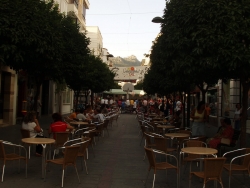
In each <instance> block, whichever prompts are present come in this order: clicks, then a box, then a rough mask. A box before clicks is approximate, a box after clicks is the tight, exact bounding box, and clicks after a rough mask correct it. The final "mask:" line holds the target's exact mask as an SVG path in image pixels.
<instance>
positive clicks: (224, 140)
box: [191, 101, 242, 148]
mask: <svg viewBox="0 0 250 188" xmlns="http://www.w3.org/2000/svg"><path fill="white" fill-rule="evenodd" d="M208 116H209V110H207V109H206V106H205V102H204V101H200V102H199V104H198V106H197V108H195V109H193V111H192V113H191V118H192V119H193V125H192V135H193V136H201V135H206V134H205V122H208ZM241 116H242V109H241V105H240V104H239V103H237V104H236V110H235V113H234V118H233V122H234V129H233V127H232V124H231V119H230V118H227V117H226V118H223V119H221V121H220V123H221V126H220V127H219V129H218V131H217V133H216V135H215V136H214V137H212V138H209V139H207V144H208V145H209V146H210V147H211V148H218V145H219V144H227V145H229V144H231V143H232V138H233V135H234V130H240V121H241Z"/></svg>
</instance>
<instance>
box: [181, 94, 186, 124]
mask: <svg viewBox="0 0 250 188" xmlns="http://www.w3.org/2000/svg"><path fill="white" fill-rule="evenodd" d="M183 98H184V99H183V102H182V122H183V127H186V114H185V112H186V109H185V107H186V93H184V94H183Z"/></svg>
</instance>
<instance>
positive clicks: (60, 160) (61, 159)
mask: <svg viewBox="0 0 250 188" xmlns="http://www.w3.org/2000/svg"><path fill="white" fill-rule="evenodd" d="M63 160H64V159H63V158H59V159H53V160H47V162H50V163H55V164H61V165H62V164H63Z"/></svg>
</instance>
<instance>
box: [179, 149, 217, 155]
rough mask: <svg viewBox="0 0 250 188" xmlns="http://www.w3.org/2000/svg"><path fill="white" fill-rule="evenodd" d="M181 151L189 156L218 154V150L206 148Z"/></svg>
mask: <svg viewBox="0 0 250 188" xmlns="http://www.w3.org/2000/svg"><path fill="white" fill-rule="evenodd" d="M181 151H183V152H184V153H188V154H198V155H212V154H216V153H218V151H217V149H213V148H205V147H186V148H182V149H181Z"/></svg>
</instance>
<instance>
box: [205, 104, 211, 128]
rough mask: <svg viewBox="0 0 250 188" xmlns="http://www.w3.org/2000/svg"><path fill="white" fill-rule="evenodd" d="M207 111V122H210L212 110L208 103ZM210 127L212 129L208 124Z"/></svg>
mask: <svg viewBox="0 0 250 188" xmlns="http://www.w3.org/2000/svg"><path fill="white" fill-rule="evenodd" d="M205 110H206V113H207V122H209V115H210V113H211V108H210V106H209V103H206V107H205ZM208 127H210V124H208Z"/></svg>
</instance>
